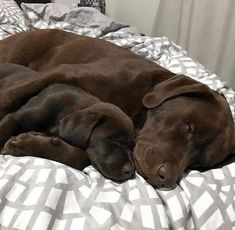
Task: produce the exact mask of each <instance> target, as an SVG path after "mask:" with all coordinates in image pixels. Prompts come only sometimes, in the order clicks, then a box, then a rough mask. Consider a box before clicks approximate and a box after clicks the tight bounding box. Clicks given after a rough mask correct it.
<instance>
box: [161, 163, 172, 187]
mask: <svg viewBox="0 0 235 230" xmlns="http://www.w3.org/2000/svg"><path fill="white" fill-rule="evenodd" d="M158 176H159V179H160V181H161V182H162V183H163V184H165V185H168V184H172V183H174V182H175V181H174V180H175V175H173V173H172V171H171V170H170V168H169V167H168V166H167V165H166V164H162V165H161V166H160V167H159V169H158Z"/></svg>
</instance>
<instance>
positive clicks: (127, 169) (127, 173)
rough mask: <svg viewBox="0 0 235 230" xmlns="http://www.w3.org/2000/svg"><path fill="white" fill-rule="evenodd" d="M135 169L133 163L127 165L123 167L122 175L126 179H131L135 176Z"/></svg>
mask: <svg viewBox="0 0 235 230" xmlns="http://www.w3.org/2000/svg"><path fill="white" fill-rule="evenodd" d="M134 171H135V168H134V166H133V164H131V163H126V164H125V165H124V166H123V167H122V175H123V177H124V178H130V177H131V176H132V175H133V174H134Z"/></svg>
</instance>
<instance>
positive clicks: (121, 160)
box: [58, 102, 135, 182]
mask: <svg viewBox="0 0 235 230" xmlns="http://www.w3.org/2000/svg"><path fill="white" fill-rule="evenodd" d="M58 134H59V136H60V137H61V138H62V139H64V140H65V141H67V142H68V143H69V144H71V145H74V146H78V147H81V148H83V149H85V150H86V152H87V153H88V155H89V157H90V160H91V163H92V165H93V166H94V167H95V168H97V169H98V170H99V171H100V172H101V173H102V174H103V175H104V176H105V177H106V178H110V179H112V180H114V181H117V182H122V181H125V180H127V179H129V178H131V177H132V176H133V174H134V170H135V168H134V164H133V161H132V150H133V147H134V128H133V124H132V121H131V119H130V118H129V117H128V116H127V115H126V114H125V113H124V112H123V111H122V110H120V109H119V108H118V107H116V106H114V105H112V104H109V103H103V102H102V103H97V104H95V105H93V106H90V107H89V108H86V109H83V110H77V111H74V112H73V113H71V114H69V115H68V116H66V117H65V118H63V119H62V120H61V122H60V125H59V128H58Z"/></svg>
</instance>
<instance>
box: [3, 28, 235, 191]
mask: <svg viewBox="0 0 235 230" xmlns="http://www.w3.org/2000/svg"><path fill="white" fill-rule="evenodd" d="M29 44H30V45H29ZM25 47H27V48H25ZM0 53H1V55H0V62H13V63H17V64H21V65H25V66H29V67H30V68H32V69H34V70H38V71H43V72H41V75H40V77H39V78H38V79H35V78H34V79H33V80H30V81H29V80H27V83H26V82H23V83H22V84H21V83H20V84H18V85H17V86H16V87H14V88H12V89H11V90H12V91H13V90H14V92H17V93H16V94H17V95H18V97H19V99H20V98H23V97H25V96H27V95H31V94H32V93H33V92H34V93H35V92H37V91H39V90H41V89H42V88H44V87H45V85H49V84H51V82H67V83H70V84H73V85H77V86H79V87H81V88H82V89H84V90H86V91H87V92H90V93H91V94H93V95H96V96H97V97H99V98H100V99H101V100H103V101H106V102H109V103H113V104H115V105H117V106H118V107H120V108H121V109H122V110H123V111H124V112H125V113H126V114H128V115H129V116H130V117H131V118H132V119H133V121H134V123H135V126H136V127H137V128H138V129H139V132H138V137H137V142H136V146H135V149H134V159H135V162H136V166H137V171H139V172H140V173H141V174H142V175H143V176H144V177H145V178H146V179H147V180H148V181H149V182H150V183H151V184H152V185H154V186H156V187H172V186H174V185H175V182H176V180H177V178H178V177H179V175H180V174H181V173H182V171H183V170H184V169H185V168H187V167H189V168H194V167H198V166H203V167H212V166H214V165H215V164H217V163H219V162H220V161H222V160H223V159H224V158H226V157H227V156H228V155H229V154H231V153H232V152H233V149H234V122H233V118H232V115H231V111H230V108H229V106H228V103H227V102H226V100H225V98H223V97H222V96H221V95H219V94H218V93H216V92H214V91H212V90H210V89H209V88H208V87H207V86H205V85H203V84H201V83H199V82H197V81H194V80H192V79H190V78H188V77H186V76H183V75H180V76H177V75H175V74H173V73H172V72H170V71H168V70H166V69H164V68H162V67H160V66H159V65H157V64H155V63H152V62H150V61H148V60H146V59H145V58H143V57H140V56H138V55H135V54H134V53H132V52H131V51H129V50H126V49H123V48H120V47H118V46H116V45H114V44H111V43H109V42H106V41H103V40H99V39H92V38H87V37H84V36H77V35H75V34H71V33H67V32H63V31H59V30H41V31H40V30H39V31H31V32H26V33H21V34H17V35H15V36H12V37H9V38H7V39H5V40H3V41H1V42H0ZM61 64H62V65H61ZM0 83H1V81H0ZM22 85H24V86H25V88H24V91H23V92H22V91H20V90H19V89H21V87H22ZM11 90H9V91H4V95H5V96H6V95H7V96H8V102H9V104H10V103H12V101H14V97H13V96H12V95H11V94H10V93H11V92H12V91H11ZM1 104H2V103H0V106H2V105H1ZM0 108H1V107H0Z"/></svg>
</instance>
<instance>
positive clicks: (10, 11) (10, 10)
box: [0, 0, 28, 39]
mask: <svg viewBox="0 0 235 230" xmlns="http://www.w3.org/2000/svg"><path fill="white" fill-rule="evenodd" d="M27 29H28V28H27V27H26V26H25V25H24V16H23V12H22V11H21V10H20V8H19V7H18V6H17V4H16V2H15V1H13V0H11V1H9V0H1V1H0V39H3V38H4V37H7V36H10V35H11V34H15V33H18V32H22V31H26V30H27Z"/></svg>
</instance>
